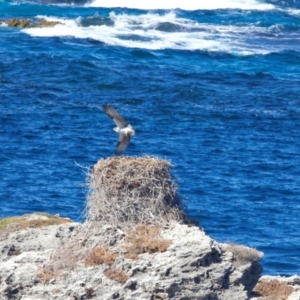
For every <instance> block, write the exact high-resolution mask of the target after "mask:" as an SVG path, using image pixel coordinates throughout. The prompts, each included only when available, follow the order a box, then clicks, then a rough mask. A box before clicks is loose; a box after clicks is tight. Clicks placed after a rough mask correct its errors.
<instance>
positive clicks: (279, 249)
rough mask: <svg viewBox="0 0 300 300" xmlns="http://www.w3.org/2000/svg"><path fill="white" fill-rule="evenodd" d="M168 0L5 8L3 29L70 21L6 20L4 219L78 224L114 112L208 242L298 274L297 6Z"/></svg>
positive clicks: (1, 49) (0, 66)
mask: <svg viewBox="0 0 300 300" xmlns="http://www.w3.org/2000/svg"><path fill="white" fill-rule="evenodd" d="M160 2H161V1H160ZM160 2H158V1H151V3H149V1H144V0H143V1H142V0H139V1H130V0H128V1H118V0H114V1H109V2H108V1H104V0H103V1H102V0H94V1H74V2H72V3H70V2H68V1H65V2H63V1H56V0H53V1H0V12H1V13H0V19H1V20H3V21H6V20H8V19H11V18H14V17H18V18H28V19H30V20H31V21H37V20H39V19H41V18H45V19H47V20H55V21H59V22H61V23H62V24H60V25H57V26H55V27H53V28H27V29H20V28H10V27H7V26H6V25H5V24H2V25H0V124H1V126H0V143H1V150H0V166H1V177H0V179H1V180H0V203H1V211H0V216H1V217H4V216H8V215H18V214H23V213H28V212H33V211H46V212H50V213H59V214H61V215H63V216H69V217H71V218H73V219H74V220H82V218H83V216H82V210H83V207H84V201H85V195H86V192H87V190H86V187H85V180H86V172H87V169H86V167H89V166H92V165H93V164H94V163H95V162H96V161H97V160H98V159H99V158H105V157H108V156H110V155H112V154H113V152H114V149H115V146H116V141H117V135H116V134H115V133H114V132H113V131H112V128H113V126H114V125H113V123H112V122H111V121H110V120H109V119H108V118H107V116H106V115H105V114H104V113H103V112H102V111H101V105H102V104H103V103H110V104H112V105H114V106H115V107H116V108H117V109H118V110H119V111H120V112H121V113H122V114H123V115H124V116H125V117H126V118H127V120H128V121H129V122H130V123H131V124H133V125H134V127H135V128H136V131H137V135H136V137H135V138H134V139H133V141H132V144H131V145H130V146H129V148H128V149H127V151H126V154H127V155H137V156H140V155H143V154H148V155H155V156H159V157H161V158H166V159H169V160H171V161H172V163H173V165H174V168H173V174H174V176H175V177H176V178H175V180H176V182H178V184H179V186H180V193H181V195H182V197H183V198H184V199H185V204H186V206H187V209H188V211H189V213H190V215H191V216H192V217H194V218H196V219H198V220H199V221H200V225H201V226H202V227H204V229H205V231H206V232H207V233H208V234H210V235H211V236H212V237H214V238H216V239H217V240H218V241H232V242H236V243H242V244H246V245H248V246H252V247H256V248H257V249H259V250H261V251H263V252H264V253H265V258H264V260H263V265H264V269H265V273H266V274H273V275H275V274H286V275H288V274H295V273H298V274H299V272H300V267H299V266H300V251H299V250H300V237H299V233H298V228H299V227H300V218H299V208H300V202H299V197H300V196H299V195H300V193H299V186H300V167H299V165H300V157H299V142H300V136H299V128H300V126H299V125H300V121H299V120H300V119H299V113H300V109H299V107H300V98H299V95H300V84H299V83H300V80H299V75H300V68H299V64H300V43H299V40H300V7H299V4H297V3H294V2H292V1H291V2H289V1H285V2H282V1H280V3H279V1H275V0H274V1H269V2H263V1H260V2H259V1H252V0H247V1H238V0H226V1H220V0H212V1H209V4H208V3H206V4H203V3H197V2H196V1H188V0H185V1H182V0H181V1H180V0H177V1H165V2H164V4H163V6H162V4H161V3H160ZM171 2H172V3H171ZM198 2H203V1H198ZM206 2H207V1H206ZM107 3H109V6H111V7H105V6H107Z"/></svg>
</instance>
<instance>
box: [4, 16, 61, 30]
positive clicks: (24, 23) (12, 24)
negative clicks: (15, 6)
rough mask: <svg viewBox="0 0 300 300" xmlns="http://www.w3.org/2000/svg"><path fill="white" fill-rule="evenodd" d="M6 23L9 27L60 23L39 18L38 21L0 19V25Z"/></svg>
mask: <svg viewBox="0 0 300 300" xmlns="http://www.w3.org/2000/svg"><path fill="white" fill-rule="evenodd" d="M2 24H6V25H7V26H9V27H18V28H42V27H54V26H55V25H58V24H62V23H61V22H58V21H47V20H45V19H41V20H39V21H38V22H33V21H31V20H28V19H18V18H14V19H9V20H7V21H3V20H0V25H2Z"/></svg>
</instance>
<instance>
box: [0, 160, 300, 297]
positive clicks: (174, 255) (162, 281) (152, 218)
mask: <svg viewBox="0 0 300 300" xmlns="http://www.w3.org/2000/svg"><path fill="white" fill-rule="evenodd" d="M169 167H170V164H169V162H167V161H164V160H160V159H157V158H152V157H141V158H130V157H112V158H108V159H106V160H100V161H99V162H98V163H97V164H96V165H95V166H94V168H93V170H91V171H90V174H89V176H90V180H89V186H90V189H91V193H90V195H89V197H88V201H87V218H86V221H85V222H84V223H75V222H72V221H71V220H70V219H68V218H61V217H59V216H52V215H49V214H41V213H40V214H37V213H36V214H30V215H25V216H22V217H12V218H5V219H2V220H0V249H1V251H0V299H3V300H10V299H15V300H42V299H43V300H53V299H57V300H60V299H64V300H74V299H75V300H84V299H101V300H102V299H103V300H105V299H124V300H125V299H126V300H129V299H138V300H144V299H145V300H146V299H147V300H155V299H174V300H194V299H201V300H247V299H253V300H254V299H256V300H258V299H261V300H284V299H285V300H299V299H300V278H299V277H298V276H296V275H295V276H292V277H287V278H284V277H272V276H262V277H261V273H262V266H261V264H260V260H261V258H262V256H263V253H261V252H259V251H257V250H255V249H253V248H248V247H245V246H242V245H236V244H232V243H218V242H216V241H215V240H213V239H212V238H210V237H209V236H207V235H206V234H205V232H204V231H203V230H202V229H200V228H199V227H197V226H195V225H193V224H192V223H190V222H189V220H188V218H187V216H185V214H184V212H183V211H181V203H180V199H178V198H177V193H176V185H175V184H174V183H173V181H172V180H171V175H170V174H169Z"/></svg>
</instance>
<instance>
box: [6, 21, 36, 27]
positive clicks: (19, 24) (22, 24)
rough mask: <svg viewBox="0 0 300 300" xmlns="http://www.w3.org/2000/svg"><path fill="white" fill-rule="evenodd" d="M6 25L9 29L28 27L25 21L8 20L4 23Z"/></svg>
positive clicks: (28, 24)
mask: <svg viewBox="0 0 300 300" xmlns="http://www.w3.org/2000/svg"><path fill="white" fill-rule="evenodd" d="M6 24H7V25H8V26H10V27H22V28H25V27H30V23H29V21H28V20H26V19H10V20H8V21H7V22H6Z"/></svg>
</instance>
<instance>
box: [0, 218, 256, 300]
mask: <svg viewBox="0 0 300 300" xmlns="http://www.w3.org/2000/svg"><path fill="white" fill-rule="evenodd" d="M85 230H86V228H85V224H79V223H67V224H61V225H51V226H46V227H41V228H27V229H25V230H18V231H15V232H12V233H9V234H7V235H6V236H3V235H2V236H1V241H0V249H1V250H0V251H1V254H0V255H1V256H0V258H1V260H0V278H1V280H0V299H3V300H4V299H22V300H25V299H26V300H29V299H30V300H41V299H43V300H47V299H49V300H50V299H51V300H52V299H66V300H67V299H72V300H73V299H93V298H94V299H203V300H204V299H224V300H225V299H228V300H229V299H230V300H235V299H236V300H243V299H248V298H249V293H250V292H251V290H252V288H253V287H254V285H255V284H256V281H257V280H258V278H259V276H260V273H261V270H262V268H261V266H260V264H259V263H258V260H259V259H260V258H261V254H260V253H258V252H257V255H256V258H255V259H254V260H253V258H251V259H252V261H247V260H242V261H238V260H235V258H234V255H235V254H234V253H233V252H231V251H230V249H231V248H230V246H229V248H228V245H226V244H219V243H217V242H216V241H214V240H213V239H211V238H210V237H209V236H207V235H206V234H205V233H204V231H202V230H201V229H199V228H198V227H196V226H192V227H189V226H187V225H180V224H176V223H174V224H172V225H171V226H170V228H168V229H164V230H163V231H162V233H161V238H162V239H164V240H170V241H171V245H170V246H169V247H168V249H167V250H166V251H165V252H162V253H153V254H150V253H143V254H140V255H139V256H138V259H136V260H133V259H127V258H125V257H124V256H123V255H122V253H120V251H118V248H119V249H120V247H121V246H122V244H123V242H124V239H125V236H126V234H125V233H123V232H122V231H121V230H113V229H112V228H111V227H110V226H107V227H106V228H103V229H102V235H100V236H99V235H95V236H91V237H89V240H88V242H87V243H88V245H89V246H88V247H91V249H92V248H93V246H92V245H97V244H99V243H100V242H101V241H103V242H105V243H107V244H109V245H111V248H112V249H114V251H116V252H118V253H120V255H119V256H118V257H117V259H116V261H115V262H114V268H115V269H116V270H118V269H120V268H122V270H123V272H124V273H125V274H126V277H125V282H123V283H120V282H118V281H116V280H112V279H109V278H108V277H107V276H105V275H104V271H105V270H107V269H109V266H108V265H106V264H105V263H104V264H100V265H96V266H86V265H85V264H84V262H83V261H82V260H78V261H77V262H76V263H75V264H74V266H73V268H72V269H66V270H61V272H60V273H59V274H58V276H56V277H53V278H51V277H50V278H47V277H46V276H45V277H43V276H42V275H43V271H42V270H43V266H44V265H45V264H47V263H48V262H49V261H51V257H53V255H55V252H56V251H57V250H58V249H59V248H60V247H63V246H65V245H67V244H68V242H69V241H70V240H72V239H74V238H76V236H78V235H80V234H81V233H82V232H84V231H85ZM112 232H113V234H112ZM107 237H110V238H109V240H108V239H107ZM240 247H242V246H240ZM243 248H244V250H245V251H246V252H247V251H248V250H249V248H246V247H243ZM70 252H71V249H70ZM67 255H68V254H67ZM45 275H47V274H45Z"/></svg>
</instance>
